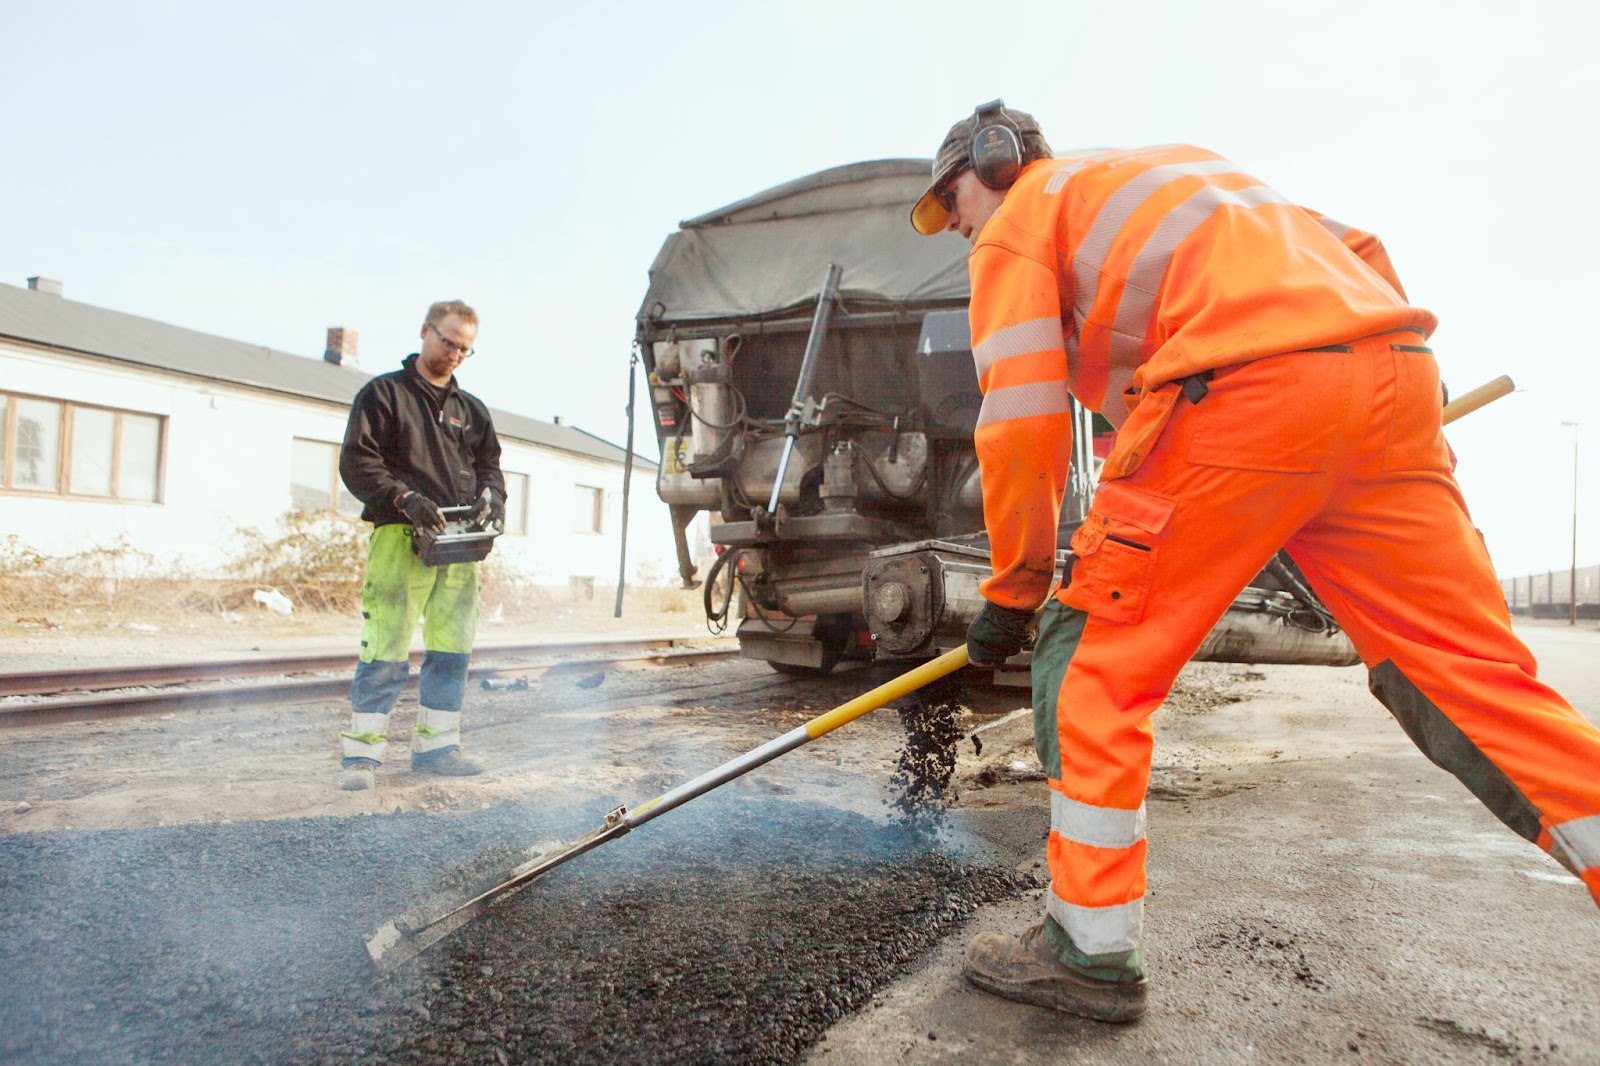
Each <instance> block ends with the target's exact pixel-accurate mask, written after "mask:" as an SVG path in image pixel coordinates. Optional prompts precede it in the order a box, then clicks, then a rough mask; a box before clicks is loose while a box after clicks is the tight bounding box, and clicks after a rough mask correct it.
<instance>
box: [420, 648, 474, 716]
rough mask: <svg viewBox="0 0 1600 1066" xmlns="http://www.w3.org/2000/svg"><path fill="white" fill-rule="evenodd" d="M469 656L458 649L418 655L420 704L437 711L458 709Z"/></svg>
mask: <svg viewBox="0 0 1600 1066" xmlns="http://www.w3.org/2000/svg"><path fill="white" fill-rule="evenodd" d="M471 659H472V656H471V655H468V654H465V653H462V652H451V651H430V652H426V653H425V654H424V655H423V657H422V682H421V684H422V694H421V702H422V705H423V706H424V707H432V708H434V709H435V710H440V711H459V710H461V702H462V700H464V699H465V698H466V695H467V664H468V662H469V661H471Z"/></svg>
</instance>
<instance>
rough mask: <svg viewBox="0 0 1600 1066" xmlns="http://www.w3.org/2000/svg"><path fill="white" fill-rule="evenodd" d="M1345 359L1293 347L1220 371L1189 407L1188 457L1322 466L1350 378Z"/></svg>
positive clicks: (1269, 467) (1235, 463)
mask: <svg viewBox="0 0 1600 1066" xmlns="http://www.w3.org/2000/svg"><path fill="white" fill-rule="evenodd" d="M1345 375H1346V370H1345V367H1344V364H1342V363H1339V362H1336V361H1335V360H1333V359H1331V358H1328V357H1327V356H1326V355H1324V354H1323V353H1316V352H1294V353H1292V354H1289V355H1273V356H1267V357H1266V358H1263V359H1256V360H1253V361H1251V362H1249V363H1243V364H1240V365H1238V366H1235V367H1229V368H1227V369H1226V371H1218V372H1217V375H1216V377H1215V378H1214V379H1213V380H1212V382H1211V385H1210V389H1209V390H1208V392H1207V394H1206V396H1205V398H1204V399H1203V400H1201V401H1200V403H1199V404H1197V405H1196V406H1195V409H1194V411H1193V412H1191V413H1190V414H1189V416H1188V417H1189V418H1190V420H1191V424H1192V425H1193V427H1194V429H1193V433H1192V435H1191V436H1190V438H1189V450H1188V459H1189V461H1190V462H1191V463H1198V464H1200V465H1202V466H1220V467H1225V468H1227V469H1230V470H1265V471H1269V472H1273V473H1281V474H1312V473H1317V472H1320V471H1323V470H1326V469H1328V465H1329V463H1330V462H1331V461H1332V458H1333V444H1334V437H1335V434H1336V427H1337V425H1338V420H1339V418H1340V417H1341V415H1342V412H1343V409H1344V402H1345V395H1346V393H1347V391H1348V386H1347V385H1346V383H1345Z"/></svg>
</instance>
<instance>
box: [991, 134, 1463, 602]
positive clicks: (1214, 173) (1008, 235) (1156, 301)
mask: <svg viewBox="0 0 1600 1066" xmlns="http://www.w3.org/2000/svg"><path fill="white" fill-rule="evenodd" d="M968 268H969V270H970V273H971V277H972V302H971V305H970V307H969V309H968V315H969V318H970V320H971V326H972V345H973V356H974V358H975V360H976V362H977V369H978V385H979V387H980V388H981V389H982V390H983V394H984V399H983V410H982V413H981V414H980V416H979V418H978V425H977V429H976V431H975V433H974V438H975V443H976V446H977V450H978V456H979V458H980V460H981V463H982V479H983V499H984V518H985V524H986V525H987V526H988V530H989V537H990V541H991V545H992V550H993V565H994V576H993V577H991V578H989V579H988V580H987V581H986V582H985V583H984V584H983V587H982V591H983V594H984V596H985V597H987V598H988V599H989V600H992V601H993V602H995V603H997V604H1000V605H1001V606H1005V607H1015V608H1024V609H1032V608H1034V607H1037V606H1038V605H1039V603H1040V602H1042V601H1043V599H1044V597H1045V595H1046V593H1047V592H1048V591H1049V587H1050V583H1051V580H1052V578H1053V567H1054V559H1055V550H1056V523H1057V520H1058V517H1059V514H1060V507H1061V495H1062V492H1063V489H1064V487H1065V485H1066V479H1067V467H1068V462H1069V457H1070V456H1071V454H1072V424H1071V418H1070V415H1069V413H1068V405H1067V394H1068V392H1069V391H1070V392H1071V393H1072V395H1074V396H1076V397H1077V398H1078V400H1079V402H1080V403H1082V404H1083V405H1084V406H1086V407H1088V408H1089V409H1090V410H1092V411H1098V412H1100V413H1102V414H1104V415H1105V416H1106V418H1107V419H1109V420H1110V422H1111V424H1112V425H1113V426H1118V427H1120V426H1121V425H1122V422H1123V420H1124V419H1125V418H1126V417H1127V414H1128V405H1127V399H1126V398H1125V396H1124V392H1125V390H1127V391H1130V392H1131V391H1133V390H1142V391H1143V392H1149V391H1150V390H1153V389H1155V388H1157V387H1158V386H1160V385H1162V384H1164V383H1166V382H1169V381H1174V380H1176V379H1178V378H1183V377H1187V376H1188V375H1191V374H1195V373H1197V372H1200V371H1204V370H1208V369H1214V368H1217V367H1222V366H1228V365H1231V364H1234V363H1242V362H1247V361H1249V360H1251V359H1256V358H1259V357H1261V356H1267V355H1276V354H1280V353H1284V352H1294V351H1301V350H1304V349H1307V348H1316V347H1321V346H1323V345H1329V344H1339V343H1342V342H1345V341H1350V340H1354V339H1356V338H1358V337H1365V336H1369V335H1371V334H1374V333H1382V332H1384V331H1387V330H1395V329H1412V330H1415V331H1417V332H1418V333H1420V334H1422V335H1423V336H1424V337H1425V336H1427V335H1428V334H1429V333H1431V332H1432V330H1433V327H1434V325H1435V324H1436V320H1435V318H1434V316H1433V315H1432V314H1430V313H1429V312H1427V311H1425V310H1423V309H1421V308H1418V307H1413V306H1411V305H1410V304H1408V303H1407V302H1406V299H1405V293H1404V290H1403V289H1402V288H1401V287H1400V282H1399V279H1398V278H1396V277H1395V274H1394V269H1393V267H1391V266H1390V264H1389V257H1388V254H1387V253H1386V252H1385V251H1384V249H1383V245H1382V243H1381V242H1380V241H1379V240H1378V239H1377V238H1376V237H1374V236H1373V235H1371V234H1368V233H1363V232H1362V231H1360V230H1356V229H1353V228H1351V227H1348V226H1344V225H1342V224H1340V223H1337V222H1334V221H1333V220H1332V219H1329V218H1325V217H1323V216H1322V215H1320V214H1318V213H1317V212H1315V211H1309V210H1307V209H1305V208H1302V207H1298V206H1296V205H1295V204H1292V203H1290V202H1289V201H1288V200H1287V199H1285V198H1284V196H1283V195H1282V194H1281V193H1278V192H1277V191H1275V190H1274V189H1272V188H1270V187H1269V186H1267V185H1264V184H1262V183H1261V182H1260V181H1258V180H1257V179H1255V178H1253V177H1251V176H1250V175H1248V174H1245V173H1243V172H1241V171H1240V170H1239V169H1238V168H1237V167H1235V166H1234V165H1233V164H1232V163H1230V162H1228V161H1227V160H1226V159H1223V158H1222V157H1221V156H1218V155H1216V154H1215V153H1213V152H1208V151H1206V150H1205V149H1202V148H1195V147H1192V146H1188V145H1166V146H1162V147H1158V148H1141V149H1133V150H1126V151H1122V150H1118V151H1103V152H1095V153H1091V154H1084V155H1079V156H1069V157H1065V158H1055V159H1042V160H1039V161H1037V162H1035V163H1032V164H1030V165H1029V166H1028V168H1027V169H1026V170H1024V171H1023V173H1022V175H1021V176H1020V177H1019V178H1018V179H1017V182H1016V184H1015V185H1013V186H1012V187H1011V189H1010V190H1009V191H1008V192H1007V193H1006V197H1005V200H1004V202H1003V203H1002V204H1001V205H1000V208H999V210H998V211H997V212H996V213H995V215H994V217H993V218H991V219H990V220H989V222H988V223H987V224H986V225H985V226H984V228H983V231H982V233H981V234H980V235H979V237H978V239H977V241H976V242H975V243H974V245H973V248H972V253H971V255H970V257H969V259H968Z"/></svg>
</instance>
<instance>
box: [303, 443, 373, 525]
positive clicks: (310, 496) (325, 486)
mask: <svg viewBox="0 0 1600 1066" xmlns="http://www.w3.org/2000/svg"><path fill="white" fill-rule="evenodd" d="M289 499H290V502H291V503H292V505H293V507H294V509H295V510H296V511H338V512H339V513H340V514H347V515H360V514H361V501H360V500H358V499H356V498H355V497H354V496H352V495H351V494H350V490H349V489H347V488H345V487H344V482H343V481H342V480H341V479H340V477H339V446H338V445H337V444H332V443H329V442H328V441H325V440H307V439H305V438H304V437H296V438H294V440H293V441H292V442H291V444H290V452H289Z"/></svg>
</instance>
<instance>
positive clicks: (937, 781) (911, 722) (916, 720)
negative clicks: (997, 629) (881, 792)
mask: <svg viewBox="0 0 1600 1066" xmlns="http://www.w3.org/2000/svg"><path fill="white" fill-rule="evenodd" d="M968 698H969V694H968V691H967V685H966V682H965V681H964V680H963V679H962V678H960V677H959V676H956V675H951V676H949V677H942V678H939V679H938V680H936V681H933V682H931V683H929V684H927V685H924V686H923V687H922V688H921V689H920V690H918V691H917V692H915V693H913V694H912V695H911V696H910V697H909V698H907V699H906V700H904V701H903V702H901V703H900V704H899V705H898V706H897V707H896V710H897V711H898V712H899V714H900V725H901V728H902V729H904V730H905V735H906V739H905V744H904V745H903V746H902V747H901V749H900V752H899V754H898V755H897V756H896V758H895V771H894V774H893V776H891V777H890V778H889V787H890V790H891V791H892V792H893V793H894V798H893V799H892V800H888V801H886V802H888V803H889V804H890V806H891V808H892V809H893V810H894V812H895V816H896V817H898V818H899V819H900V820H901V821H902V822H904V823H905V824H906V825H907V826H908V827H909V828H911V829H912V830H914V831H921V832H927V833H937V832H938V831H939V830H940V829H942V828H944V826H945V825H946V819H945V809H946V804H948V803H949V802H950V800H951V799H953V798H954V797H953V796H950V795H948V794H947V793H948V790H949V787H950V779H951V778H952V777H953V776H954V775H955V771H956V756H957V751H956V748H957V744H958V742H959V741H960V740H961V737H962V730H961V713H962V711H963V710H964V709H965V704H966V702H967V700H968Z"/></svg>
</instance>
